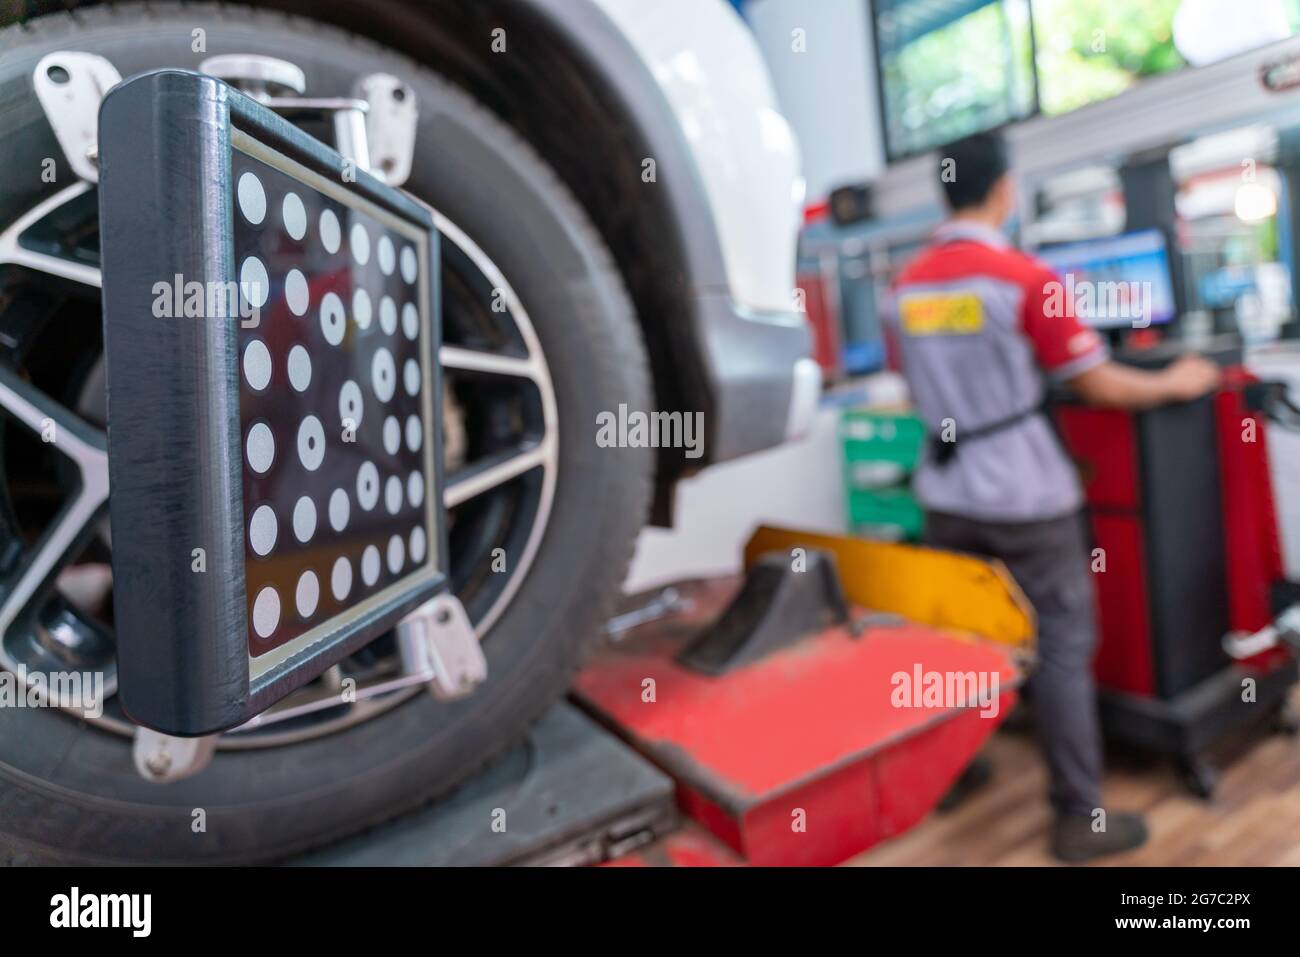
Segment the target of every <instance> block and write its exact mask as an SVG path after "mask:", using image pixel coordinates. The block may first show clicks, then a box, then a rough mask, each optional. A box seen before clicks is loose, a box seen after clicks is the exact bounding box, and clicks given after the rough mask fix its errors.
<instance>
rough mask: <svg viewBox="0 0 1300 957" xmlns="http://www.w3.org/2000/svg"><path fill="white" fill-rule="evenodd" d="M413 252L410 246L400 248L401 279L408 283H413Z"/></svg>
mask: <svg viewBox="0 0 1300 957" xmlns="http://www.w3.org/2000/svg"><path fill="white" fill-rule="evenodd" d="M415 266H416V263H415V250H414V249H412V248H411V247H410V246H403V247H402V278H403V279H405V280H406V281H407V282H408V283H413V282H415V273H416V270H415Z"/></svg>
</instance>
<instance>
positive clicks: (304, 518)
mask: <svg viewBox="0 0 1300 957" xmlns="http://www.w3.org/2000/svg"><path fill="white" fill-rule="evenodd" d="M315 534H316V503H315V502H313V501H312V500H311V499H310V498H308V497H307V496H306V495H304V496H303V497H302V498H300V499H298V502H297V504H296V505H294V507H293V535H294V538H296V539H298V541H300V542H304V543H305V542H309V541H311V537H312V536H313V535H315Z"/></svg>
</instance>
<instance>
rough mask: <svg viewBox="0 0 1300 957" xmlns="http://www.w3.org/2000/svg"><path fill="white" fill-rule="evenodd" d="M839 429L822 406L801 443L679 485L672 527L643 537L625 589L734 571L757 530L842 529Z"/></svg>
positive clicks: (830, 411) (835, 419) (650, 530)
mask: <svg viewBox="0 0 1300 957" xmlns="http://www.w3.org/2000/svg"><path fill="white" fill-rule="evenodd" d="M838 426H839V411H838V410H837V409H833V408H828V407H823V408H821V409H818V411H817V417H816V419H815V421H814V424H813V429H812V432H811V434H809V435H808V437H807V438H805V439H803V440H802V441H799V442H792V443H788V444H786V445H782V446H780V447H778V448H775V449H772V450H770V451H767V452H760V453H758V454H757V455H750V456H747V457H745V458H742V459H737V460H736V461H734V462H728V463H725V464H723V465H719V466H716V467H714V468H711V469H708V470H707V471H705V472H702V473H700V474H699V475H698V476H696V477H695V478H690V479H687V480H686V481H684V482H682V483H681V484H680V485H678V486H677V500H676V508H675V510H674V511H675V526H674V527H673V528H671V529H667V528H647V529H645V530H644V531H643V532H642V533H641V537H640V539H639V540H638V541H637V548H636V556H635V557H634V558H633V559H632V567H631V569H630V570H629V571H628V575H627V579H626V580H625V582H624V584H623V590H624V591H625V592H627V593H629V594H634V593H636V592H639V591H642V590H644V589H647V588H653V587H655V586H656V585H661V584H667V583H668V582H674V581H681V580H683V579H687V578H696V577H706V576H712V575H726V574H731V573H733V572H737V571H739V570H740V568H741V558H742V557H743V556H742V554H741V552H742V549H743V548H744V545H745V542H746V541H748V540H749V536H750V533H751V532H753V530H754V529H755V528H757V527H758V526H759V525H763V524H772V525H784V526H786V527H788V528H799V529H805V530H808V531H818V532H829V533H835V532H842V531H844V529H845V524H846V522H845V509H846V506H845V501H844V486H843V472H842V467H841V464H840V462H841V458H842V453H841V452H840V440H839V428H838Z"/></svg>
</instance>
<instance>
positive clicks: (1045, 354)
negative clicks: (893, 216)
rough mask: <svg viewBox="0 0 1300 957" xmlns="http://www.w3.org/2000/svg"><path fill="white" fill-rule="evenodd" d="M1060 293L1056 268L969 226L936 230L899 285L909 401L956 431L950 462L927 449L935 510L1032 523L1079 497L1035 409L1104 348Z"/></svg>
mask: <svg viewBox="0 0 1300 957" xmlns="http://www.w3.org/2000/svg"><path fill="white" fill-rule="evenodd" d="M1061 301H1062V292H1061V288H1060V280H1059V279H1058V277H1057V276H1056V274H1055V273H1053V272H1052V270H1051V269H1049V268H1048V267H1047V266H1046V265H1044V264H1043V263H1041V262H1039V261H1038V260H1036V259H1034V258H1033V257H1031V256H1027V255H1025V254H1023V253H1021V252H1019V251H1018V250H1016V249H1014V248H1012V247H1011V245H1010V244H1009V243H1008V242H1007V240H1006V238H1005V237H1004V236H1003V235H1002V234H1001V233H1000V232H998V231H997V230H994V229H991V228H988V227H985V226H980V225H978V224H973V223H964V222H956V221H954V222H949V223H945V224H944V225H943V226H940V227H939V229H937V230H936V231H935V233H934V241H933V243H932V245H931V246H929V247H928V248H927V249H926V250H925V251H924V252H922V253H921V254H920V256H918V257H917V258H916V259H915V260H914V261H913V262H912V263H910V264H909V265H908V266H907V267H906V268H905V269H904V270H903V272H902V274H901V275H899V277H898V279H897V280H896V281H895V283H894V286H893V296H892V302H891V308H890V309H888V310H886V313H887V322H888V323H889V326H890V332H891V333H892V336H893V339H894V342H895V344H896V346H897V348H898V351H899V357H900V359H901V360H902V366H903V374H904V376H905V377H906V379H907V383H908V388H909V390H910V392H911V395H912V401H913V403H914V404H915V406H916V409H917V412H918V414H919V415H920V416H921V418H922V420H923V421H924V422H925V425H926V428H927V429H928V430H929V432H930V434H931V435H934V436H944V435H945V434H950V435H955V437H956V439H957V446H956V448H957V450H958V451H957V453H956V455H955V456H954V457H953V458H952V459H951V460H950V461H949V462H947V463H944V464H940V463H939V462H937V461H936V460H935V456H934V454H933V451H932V450H929V449H927V451H926V453H925V455H924V456H923V458H922V461H921V464H920V465H919V467H918V469H917V473H916V476H915V478H914V480H913V491H914V492H915V494H916V496H917V499H918V500H919V501H920V503H921V505H922V506H924V507H925V508H926V509H927V510H929V511H935V512H946V513H949V514H953V515H961V516H965V517H967V518H974V519H981V520H985V521H999V522H1029V521H1039V520H1042V519H1049V518H1057V517H1060V516H1062V515H1065V514H1068V513H1070V512H1072V511H1075V510H1077V509H1078V508H1079V507H1080V506H1081V505H1082V501H1083V495H1082V491H1081V489H1080V486H1079V479H1078V476H1077V474H1076V472H1075V469H1074V467H1073V466H1072V465H1071V463H1070V461H1069V459H1068V458H1067V457H1066V455H1065V452H1064V450H1063V449H1062V448H1061V445H1060V442H1059V440H1058V439H1057V437H1056V435H1055V433H1054V431H1053V430H1052V426H1051V424H1050V423H1049V422H1048V421H1047V418H1046V416H1045V414H1044V413H1042V412H1036V413H1035V412H1034V410H1038V409H1041V407H1042V405H1043V401H1044V398H1045V394H1046V390H1047V382H1048V379H1049V378H1050V379H1054V380H1062V381H1063V380H1068V379H1070V378H1072V377H1074V376H1076V375H1078V374H1079V373H1081V372H1084V371H1086V370H1087V369H1091V368H1092V367H1094V366H1096V365H1098V364H1100V363H1102V362H1104V361H1106V358H1107V355H1106V348H1105V344H1104V343H1103V342H1102V340H1101V338H1100V337H1099V336H1098V335H1097V333H1096V332H1094V331H1093V330H1092V329H1089V328H1087V327H1086V326H1084V325H1082V324H1081V323H1080V322H1079V320H1078V319H1077V318H1076V317H1075V315H1074V312H1073V310H1071V309H1068V308H1067V309H1060V308H1055V307H1054V304H1055V305H1056V306H1059V304H1060V303H1061ZM1030 413H1033V414H1030ZM999 423H1009V424H1007V425H1006V426H1005V427H998V424H999ZM990 426H993V430H991V431H989V432H988V433H987V434H983V435H978V436H976V437H972V438H971V439H970V440H969V441H967V442H962V440H961V438H962V435H963V434H967V435H972V436H974V435H975V434H976V433H979V432H981V431H983V430H988V429H989V427H990ZM945 430H946V432H945Z"/></svg>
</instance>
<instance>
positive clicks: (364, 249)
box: [348, 223, 370, 266]
mask: <svg viewBox="0 0 1300 957" xmlns="http://www.w3.org/2000/svg"><path fill="white" fill-rule="evenodd" d="M348 241H349V242H350V243H351V244H352V258H353V259H355V260H356V261H357V265H358V266H364V265H365V264H366V263H368V262H370V234H369V233H368V232H366V227H364V226H362V225H361V224H360V223H353V224H352V232H351V233H349V234H348Z"/></svg>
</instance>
